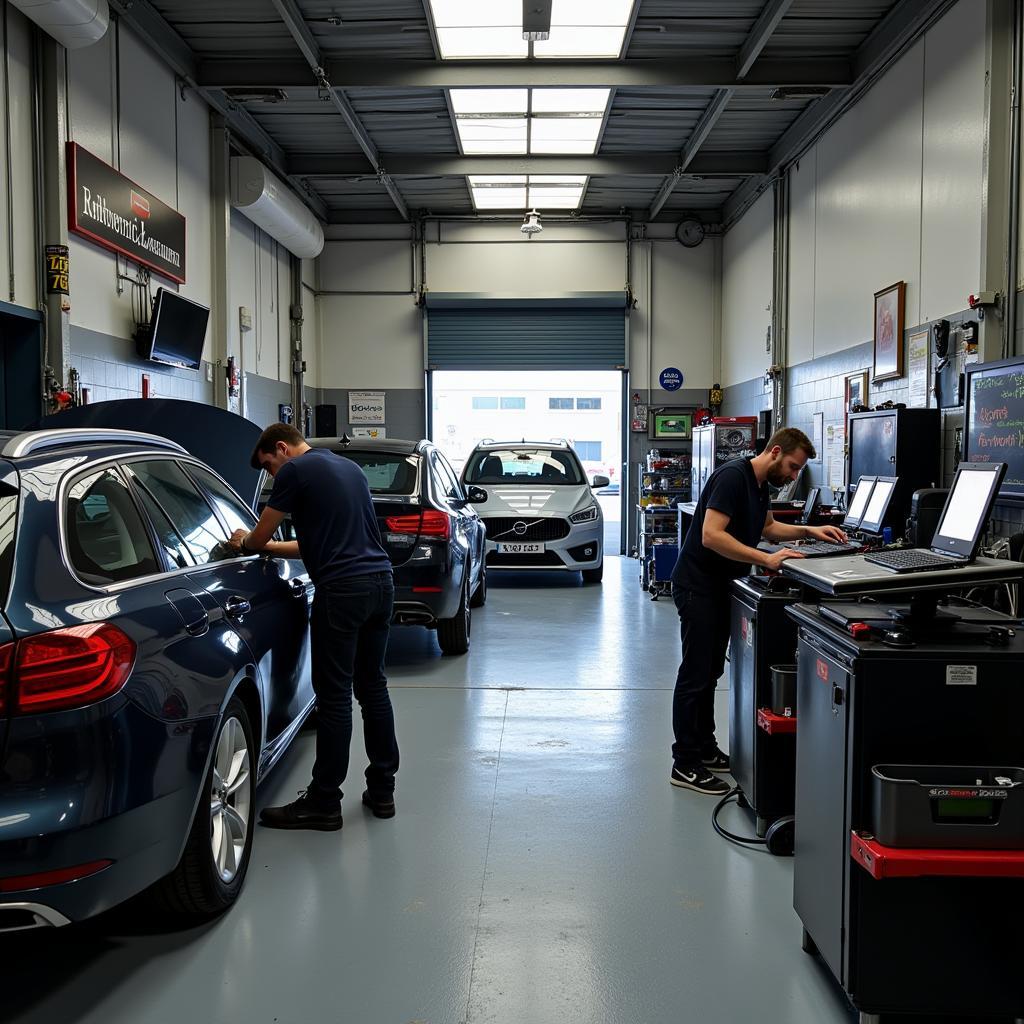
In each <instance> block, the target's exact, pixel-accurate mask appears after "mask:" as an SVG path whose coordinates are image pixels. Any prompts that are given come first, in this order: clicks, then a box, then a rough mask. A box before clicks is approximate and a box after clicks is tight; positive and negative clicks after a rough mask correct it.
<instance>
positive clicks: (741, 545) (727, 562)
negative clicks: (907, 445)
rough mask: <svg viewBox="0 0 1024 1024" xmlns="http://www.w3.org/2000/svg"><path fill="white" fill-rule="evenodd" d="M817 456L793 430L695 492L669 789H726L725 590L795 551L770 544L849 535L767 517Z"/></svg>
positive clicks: (682, 559) (680, 585) (685, 558)
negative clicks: (720, 705)
mask: <svg viewBox="0 0 1024 1024" xmlns="http://www.w3.org/2000/svg"><path fill="white" fill-rule="evenodd" d="M813 458H815V452H814V445H813V444H811V440H810V438H809V437H808V436H807V435H806V434H805V433H803V431H801V430H797V429H795V428H794V427H784V428H782V429H781V430H777V431H776V432H775V434H774V435H772V438H771V439H770V440H769V442H768V444H767V446H766V447H765V449H764V451H763V452H761V454H760V455H757V456H755V457H754V458H746V459H733V460H732V461H730V462H726V463H725V464H724V465H722V466H719V467H718V469H716V470H715V471H714V472H713V473H712V474H711V476H709V477H708V479H707V483H705V484H704V487H703V489H702V490H701V495H700V500H699V501H698V502H697V511H696V513H695V514H694V517H693V521H692V522H691V523H690V528H689V530H688V531H687V533H686V537H685V539H684V540H683V545H682V547H681V548H680V550H679V559H678V560H677V562H676V565H675V568H674V569H673V570H672V598H673V600H674V601H675V603H676V609H677V610H678V612H679V620H680V623H681V630H680V632H681V634H682V641H683V659H682V662H681V663H680V665H679V672H678V674H677V676H676V687H675V693H674V695H673V698H672V729H673V732H674V733H675V743H673V745H672V762H673V763H672V775H671V778H670V781H671V783H672V785H673V786H680V787H682V788H684V789H692V790H695V791H696V792H698V793H707V794H708V795H711V796H723V795H724V794H726V793H728V792H729V787H728V785H727V784H726V783H725V782H724V781H723V780H722V779H719V778H716V777H715V776H714V775H712V774H711V773H712V772H723V773H724V772H728V771H729V768H730V765H729V757H728V755H726V754H724V753H722V751H721V750H719V749H718V744H717V742H716V741H715V687H716V685H717V683H718V678H719V676H721V675H722V673H723V672H724V671H725V649H726V647H727V646H728V643H729V626H730V601H731V595H730V586H729V585H730V584H731V583H732V581H733V580H734V579H737V578H738V577H740V576H746V575H747V573H749V572H750V566H751V565H760V566H763V567H764V568H766V569H770V570H772V571H777V570H778V569H779V567H780V566H781V565H782V563H783V562H784V561H785V560H786V559H787V558H802V557H803V556H802V555H801V554H800V553H799V552H798V551H796V550H794V549H792V548H783V549H781V550H779V551H775V552H771V553H769V552H766V551H759V550H758V549H757V545H758V542H759V541H760V540H761V537H762V536H764V537H767V538H768V540H771V541H776V542H779V541H788V540H803V539H805V538H807V539H811V538H813V539H816V540H829V541H835V542H837V543H838V542H842V541H845V540H846V534H845V533H843V531H842V530H840V529H837V528H836V527H834V526H790V525H787V524H784V523H777V522H775V520H774V519H773V518H772V513H771V501H770V498H769V494H768V484H771V485H772V486H773V487H781V486H782V485H783V484H785V483H787V482H788V481H790V480H795V479H796V478H797V477H798V476H799V475H800V471H801V470H802V469H803V468H804V464H805V463H806V462H807V460H808V459H813Z"/></svg>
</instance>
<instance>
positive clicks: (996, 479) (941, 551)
mask: <svg viewBox="0 0 1024 1024" xmlns="http://www.w3.org/2000/svg"><path fill="white" fill-rule="evenodd" d="M1005 475H1006V463H1005V462H961V463H960V467H959V468H958V469H957V471H956V477H955V479H954V480H953V486H952V488H951V489H950V492H949V497H948V498H947V499H946V504H945V507H944V508H943V509H942V516H941V518H940V519H939V525H938V526H937V527H936V529H935V536H934V537H933V538H932V543H931V547H930V548H928V549H927V550H925V549H924V548H906V549H904V550H901V551H879V552H878V553H877V554H873V555H865V556H864V560H865V561H867V562H871V563H872V564H874V565H880V566H882V568H884V569H888V570H889V571H890V572H922V571H925V570H929V569H930V570H933V571H934V570H935V569H946V568H950V569H954V568H958V567H960V566H964V565H970V563H971V562H973V561H974V558H975V556H976V555H977V553H978V546H979V545H980V544H981V535H982V533H983V532H984V530H985V525H986V523H988V518H989V516H990V515H991V514H992V506H993V505H994V504H995V502H996V496H997V495H998V494H999V485H1000V484H1001V483H1002V482H1003V477H1004V476H1005Z"/></svg>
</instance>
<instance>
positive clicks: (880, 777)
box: [871, 764, 1024, 850]
mask: <svg viewBox="0 0 1024 1024" xmlns="http://www.w3.org/2000/svg"><path fill="white" fill-rule="evenodd" d="M871 776H872V778H871V798H872V812H873V825H874V834H875V838H876V839H877V840H878V841H879V842H880V843H881V844H882V845H883V846H895V847H907V848H914V849H945V850H950V849H972V848H973V849H984V850H1016V849H1024V769H1022V768H997V767H992V766H985V767H975V766H971V765H910V764H876V765H875V766H874V767H873V768H872V769H871Z"/></svg>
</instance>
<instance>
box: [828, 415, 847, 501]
mask: <svg viewBox="0 0 1024 1024" xmlns="http://www.w3.org/2000/svg"><path fill="white" fill-rule="evenodd" d="M825 463H826V466H827V467H828V486H829V487H831V488H832V490H833V491H838V490H840V489H841V488H843V487H845V486H846V428H845V427H844V426H843V425H842V424H835V423H830V424H829V425H828V427H826V428H825Z"/></svg>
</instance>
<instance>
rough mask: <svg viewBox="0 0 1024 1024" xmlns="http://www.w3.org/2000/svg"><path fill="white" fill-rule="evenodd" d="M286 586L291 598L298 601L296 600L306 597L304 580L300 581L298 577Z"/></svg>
mask: <svg viewBox="0 0 1024 1024" xmlns="http://www.w3.org/2000/svg"><path fill="white" fill-rule="evenodd" d="M288 586H289V588H290V589H291V592H292V597H294V598H296V599H298V598H303V599H304V598H305V596H306V587H307V581H306V580H304V579H300V578H299V577H296V578H295V579H292V580H289V581H288Z"/></svg>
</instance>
